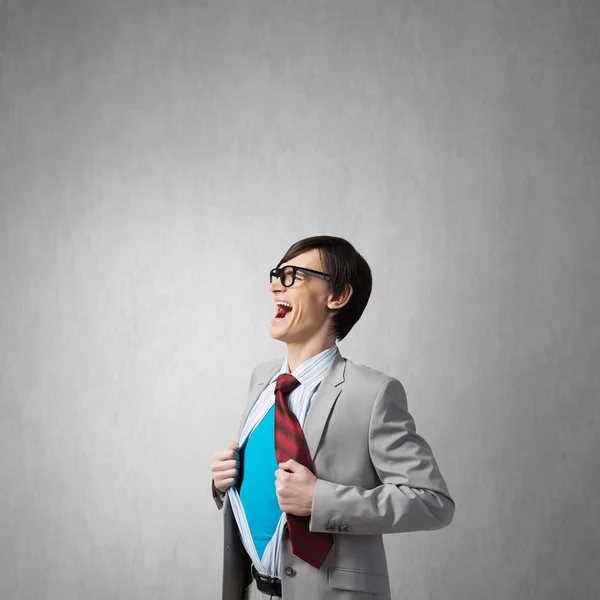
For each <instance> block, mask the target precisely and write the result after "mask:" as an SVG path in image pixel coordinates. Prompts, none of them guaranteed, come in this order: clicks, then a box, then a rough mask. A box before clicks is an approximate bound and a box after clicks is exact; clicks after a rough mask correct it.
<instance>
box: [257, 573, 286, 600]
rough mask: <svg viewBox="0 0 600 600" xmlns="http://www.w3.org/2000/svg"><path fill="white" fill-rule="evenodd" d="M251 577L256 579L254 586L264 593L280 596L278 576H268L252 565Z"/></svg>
mask: <svg viewBox="0 0 600 600" xmlns="http://www.w3.org/2000/svg"><path fill="white" fill-rule="evenodd" d="M252 577H254V579H255V581H256V587H257V588H258V589H259V590H260V591H261V592H264V593H265V594H271V596H280V597H281V579H279V577H269V576H268V575H261V574H260V573H259V572H258V571H257V570H256V569H255V568H254V565H252Z"/></svg>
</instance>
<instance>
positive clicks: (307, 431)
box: [303, 349, 346, 463]
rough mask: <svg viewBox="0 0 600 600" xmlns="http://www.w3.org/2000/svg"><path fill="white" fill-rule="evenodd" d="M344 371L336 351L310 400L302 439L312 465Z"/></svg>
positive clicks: (340, 357) (339, 392)
mask: <svg viewBox="0 0 600 600" xmlns="http://www.w3.org/2000/svg"><path fill="white" fill-rule="evenodd" d="M345 371H346V359H345V358H344V357H343V356H342V355H341V354H340V351H339V349H338V351H337V352H336V353H335V356H334V358H333V361H332V363H331V365H330V366H329V369H328V370H327V372H326V373H325V377H324V378H323V381H322V382H321V385H320V386H319V389H318V390H317V393H316V394H315V395H314V396H313V398H312V402H311V404H310V408H309V409H308V414H307V415H306V421H305V423H304V428H303V430H304V437H305V438H306V443H307V444H308V449H309V450H310V455H311V457H312V460H313V463H314V461H315V457H316V455H317V452H318V451H319V448H320V447H321V445H322V444H321V441H322V439H323V434H324V432H325V426H326V425H327V420H328V419H329V415H330V413H331V411H332V410H333V407H334V405H335V403H336V401H337V399H338V397H339V395H340V394H341V392H342V389H343V386H342V385H341V384H342V383H343V382H344V373H345Z"/></svg>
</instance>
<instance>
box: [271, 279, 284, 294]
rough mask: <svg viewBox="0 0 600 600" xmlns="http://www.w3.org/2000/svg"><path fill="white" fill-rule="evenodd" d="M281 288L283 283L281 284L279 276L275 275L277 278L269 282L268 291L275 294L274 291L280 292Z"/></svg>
mask: <svg viewBox="0 0 600 600" xmlns="http://www.w3.org/2000/svg"><path fill="white" fill-rule="evenodd" d="M283 289H284V287H283V285H281V281H280V279H279V277H277V279H274V280H273V281H272V282H271V283H269V291H270V292H271V293H272V294H275V293H276V292H280V291H281V290H283Z"/></svg>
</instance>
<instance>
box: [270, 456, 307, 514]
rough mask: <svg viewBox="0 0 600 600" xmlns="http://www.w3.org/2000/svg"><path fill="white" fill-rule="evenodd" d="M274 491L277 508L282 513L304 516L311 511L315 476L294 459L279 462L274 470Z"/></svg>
mask: <svg viewBox="0 0 600 600" xmlns="http://www.w3.org/2000/svg"><path fill="white" fill-rule="evenodd" d="M275 477H277V479H276V480H275V491H276V493H277V500H278V501H279V508H281V510H282V511H283V512H284V513H288V514H290V515H297V516H298V517H306V516H308V515H310V514H311V512H312V501H313V493H314V490H315V485H317V478H316V477H315V476H314V474H313V473H312V472H311V471H310V469H307V468H306V467H304V466H303V465H301V464H300V463H298V462H296V461H295V460H291V459H290V460H288V461H287V462H283V463H279V469H277V471H275Z"/></svg>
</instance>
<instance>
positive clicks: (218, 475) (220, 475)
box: [214, 469, 237, 481]
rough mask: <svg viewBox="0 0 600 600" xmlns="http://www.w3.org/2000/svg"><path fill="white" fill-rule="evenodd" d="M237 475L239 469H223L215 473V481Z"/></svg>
mask: <svg viewBox="0 0 600 600" xmlns="http://www.w3.org/2000/svg"><path fill="white" fill-rule="evenodd" d="M235 477H237V469H229V470H228V471H222V472H220V473H215V476H214V479H215V481H225V480H226V479H232V478H235Z"/></svg>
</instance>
